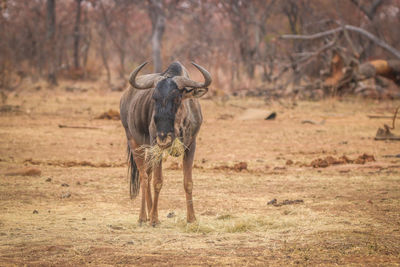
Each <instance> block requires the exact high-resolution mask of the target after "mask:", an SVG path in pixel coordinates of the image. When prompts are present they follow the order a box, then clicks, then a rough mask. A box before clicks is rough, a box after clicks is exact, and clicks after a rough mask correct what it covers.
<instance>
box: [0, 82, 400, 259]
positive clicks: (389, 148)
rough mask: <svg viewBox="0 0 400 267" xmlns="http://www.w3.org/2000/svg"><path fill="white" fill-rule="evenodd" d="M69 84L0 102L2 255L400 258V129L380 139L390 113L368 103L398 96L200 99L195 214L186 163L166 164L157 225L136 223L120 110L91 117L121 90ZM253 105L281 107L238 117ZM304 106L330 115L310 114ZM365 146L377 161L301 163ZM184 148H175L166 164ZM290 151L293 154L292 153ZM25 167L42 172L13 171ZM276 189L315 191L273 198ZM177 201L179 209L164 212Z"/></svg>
mask: <svg viewBox="0 0 400 267" xmlns="http://www.w3.org/2000/svg"><path fill="white" fill-rule="evenodd" d="M81 86H83V87H84V86H86V85H85V84H83V85H81ZM87 86H93V85H90V84H88V85H87ZM58 90H59V91H57V90H55V91H47V90H42V91H39V92H37V91H36V90H26V91H25V92H23V93H22V92H21V93H20V94H19V95H11V96H9V98H8V101H9V103H8V104H11V105H20V106H21V109H22V111H23V112H22V113H18V114H15V113H12V114H11V113H8V114H0V209H1V212H0V265H6V266H7V265H25V264H27V265H32V266H43V265H44V266H48V265H59V266H64V265H68V266H71V265H73V266H77V265H95V266H110V265H111V266H114V265H117V264H119V265H140V266H150V265H152V266H154V265H156V266H170V265H174V266H183V265H192V266H204V265H215V266H219V265H231V266H242V265H249V266H254V265H259V266H265V265H270V266H282V265H283V266H286V265H296V264H297V265H322V266H329V265H330V266H333V265H351V266H368V265H371V266H377V265H379V266H395V265H396V264H398V263H399V262H400V245H399V244H400V224H399V221H400V172H399V167H400V159H399V158H396V157H386V156H387V155H396V154H398V153H399V150H398V148H399V143H396V142H377V141H374V140H373V137H374V135H375V133H376V130H377V128H378V127H381V126H382V124H383V123H388V122H387V121H383V120H371V119H368V117H367V116H366V115H367V114H373V113H376V114H382V115H388V114H391V112H393V110H394V108H395V107H396V106H397V105H398V104H399V103H398V101H397V102H396V101H390V102H373V101H368V100H356V99H349V100H346V101H337V100H327V101H322V102H298V103H296V104H294V103H293V102H291V101H285V100H283V101H281V102H276V103H270V104H269V105H268V106H266V105H265V103H264V102H263V101H261V100H258V99H232V100H230V101H228V102H227V103H225V106H218V105H215V103H213V102H212V101H209V100H205V101H202V107H203V113H204V118H205V121H204V124H203V126H202V130H201V131H200V134H199V137H198V141H197V151H196V159H195V168H194V170H193V179H194V191H193V194H194V206H195V211H196V217H197V219H198V221H197V222H196V223H193V224H187V223H186V210H185V206H186V205H185V193H184V189H183V185H182V171H181V170H177V169H176V168H166V170H165V171H164V185H163V188H162V190H161V195H160V203H159V217H160V220H161V224H160V225H159V226H157V227H155V228H153V227H151V226H149V225H143V226H139V225H138V224H137V220H138V213H139V205H140V198H138V199H136V200H134V201H131V200H130V199H129V188H128V180H127V178H126V168H127V167H126V166H121V163H123V162H125V146H126V140H125V136H124V132H123V129H122V126H121V124H120V122H118V121H111V120H96V119H94V118H95V117H96V116H98V115H99V114H101V113H102V112H104V111H106V110H109V109H111V108H112V109H117V108H118V101H119V97H120V93H105V92H103V91H95V90H94V89H92V90H88V91H87V92H84V93H76V92H74V93H65V92H64V91H60V89H58ZM248 108H252V109H265V110H266V111H271V110H273V111H276V112H277V114H278V116H277V118H276V120H275V121H265V120H262V119H258V118H254V119H251V118H249V119H247V120H245V121H242V120H239V119H238V118H239V117H240V115H241V114H242V113H243V110H244V109H248ZM224 114H229V115H230V116H223V115H224ZM219 118H225V119H219ZM305 119H308V120H315V121H321V120H322V119H325V120H326V123H325V124H324V125H309V124H301V121H302V120H305ZM389 121H390V120H389ZM59 124H65V125H77V126H80V125H81V126H92V127H97V128H99V129H65V128H63V129H62V128H58V125H59ZM364 153H367V154H370V155H373V156H374V157H375V159H376V161H375V162H366V163H365V164H342V165H333V166H329V167H327V168H312V167H305V166H304V165H302V164H303V163H307V164H309V163H310V162H312V161H313V160H314V159H317V158H326V157H328V156H332V157H335V158H338V157H340V156H342V155H346V156H348V157H349V158H357V157H358V156H359V155H362V154H364ZM180 160H181V159H179V158H173V157H169V158H168V159H167V160H166V161H165V162H164V166H165V167H168V164H177V163H178V162H180ZM288 160H291V161H293V164H291V165H286V162H287V161H288ZM70 162H75V163H77V164H67V163H70ZM82 162H89V163H90V164H78V163H82ZM238 162H246V163H247V170H242V171H240V172H239V171H235V170H234V169H232V168H231V169H229V168H228V169H218V168H217V169H216V168H215V167H216V166H233V165H234V164H236V163H238ZM50 163H51V164H50ZM53 163H57V164H53ZM64 163H65V164H64ZM102 163H107V164H102ZM26 167H27V168H30V167H33V168H38V169H40V171H41V174H40V175H39V176H22V175H15V176H5V175H4V174H5V173H12V172H13V171H14V170H20V169H23V168H26ZM274 198H276V199H277V201H278V202H279V203H283V202H284V200H298V199H301V200H303V201H304V202H303V203H299V204H293V205H282V206H274V205H268V204H267V203H268V202H270V201H271V200H272V199H274ZM288 203H291V202H288ZM34 211H36V212H34ZM172 211H173V212H174V214H175V216H170V217H171V218H170V217H167V214H169V213H171V212H172Z"/></svg>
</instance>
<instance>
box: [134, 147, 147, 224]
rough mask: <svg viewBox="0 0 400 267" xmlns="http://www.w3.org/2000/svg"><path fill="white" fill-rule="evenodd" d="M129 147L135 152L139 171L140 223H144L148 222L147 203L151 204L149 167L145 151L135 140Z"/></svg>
mask: <svg viewBox="0 0 400 267" xmlns="http://www.w3.org/2000/svg"><path fill="white" fill-rule="evenodd" d="M129 146H130V148H131V151H133V158H134V160H135V163H136V166H137V168H138V170H139V178H140V190H141V191H142V204H141V206H140V214H139V223H142V222H146V221H147V213H146V203H151V199H150V195H149V190H148V187H149V177H148V175H147V167H146V162H145V155H144V154H145V153H144V151H140V149H139V146H138V145H137V144H136V142H135V140H133V139H131V140H129Z"/></svg>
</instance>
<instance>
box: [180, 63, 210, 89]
mask: <svg viewBox="0 0 400 267" xmlns="http://www.w3.org/2000/svg"><path fill="white" fill-rule="evenodd" d="M192 64H193V66H195V67H196V68H197V69H198V70H199V71H200V72H201V74H203V77H204V83H200V82H195V81H193V80H191V79H189V78H187V77H183V76H178V77H175V78H174V81H175V83H176V84H177V85H178V88H179V89H183V88H184V87H192V88H206V87H207V86H209V85H210V84H211V81H212V79H211V75H210V73H209V72H208V71H207V70H206V69H205V68H203V67H202V66H200V65H197V64H196V63H194V62H192Z"/></svg>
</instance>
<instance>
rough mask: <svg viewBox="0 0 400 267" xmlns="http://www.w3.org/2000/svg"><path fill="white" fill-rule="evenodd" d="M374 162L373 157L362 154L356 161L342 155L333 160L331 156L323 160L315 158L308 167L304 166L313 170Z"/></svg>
mask: <svg viewBox="0 0 400 267" xmlns="http://www.w3.org/2000/svg"><path fill="white" fill-rule="evenodd" d="M371 161H375V157H374V156H373V155H368V154H365V153H364V154H362V155H360V156H358V157H357V158H356V159H354V160H352V159H349V158H348V157H347V156H345V155H343V156H341V157H339V158H335V157H332V156H327V157H325V158H317V159H315V160H313V161H311V163H310V164H309V165H306V166H308V167H313V168H326V167H328V166H331V165H339V164H350V163H354V164H365V163H366V162H371Z"/></svg>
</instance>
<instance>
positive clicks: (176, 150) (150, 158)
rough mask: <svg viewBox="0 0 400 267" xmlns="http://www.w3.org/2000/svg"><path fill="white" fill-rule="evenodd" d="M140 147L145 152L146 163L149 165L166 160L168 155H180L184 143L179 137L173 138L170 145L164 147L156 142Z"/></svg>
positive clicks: (183, 150) (182, 151)
mask: <svg viewBox="0 0 400 267" xmlns="http://www.w3.org/2000/svg"><path fill="white" fill-rule="evenodd" d="M139 149H142V150H143V151H145V153H146V163H147V164H149V165H150V166H153V165H154V164H157V163H159V162H160V161H161V160H164V161H166V160H167V159H168V157H169V156H172V157H180V156H182V155H183V153H184V152H185V145H184V144H183V143H182V141H181V140H180V139H179V138H175V139H174V141H173V142H172V144H171V146H170V147H168V148H165V149H162V148H160V147H159V146H158V145H157V144H156V145H153V146H148V145H142V146H141V147H140V148H139Z"/></svg>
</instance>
